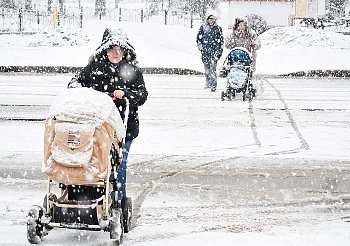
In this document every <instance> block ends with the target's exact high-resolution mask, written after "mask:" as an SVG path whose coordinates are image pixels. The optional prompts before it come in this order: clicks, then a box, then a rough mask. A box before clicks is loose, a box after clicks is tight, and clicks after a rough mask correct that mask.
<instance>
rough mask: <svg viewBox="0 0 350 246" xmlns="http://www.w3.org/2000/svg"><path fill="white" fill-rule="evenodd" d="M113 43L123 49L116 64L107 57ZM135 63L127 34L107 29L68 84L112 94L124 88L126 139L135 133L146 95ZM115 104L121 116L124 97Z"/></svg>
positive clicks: (133, 52)
mask: <svg viewBox="0 0 350 246" xmlns="http://www.w3.org/2000/svg"><path fill="white" fill-rule="evenodd" d="M115 45H117V46H120V47H122V48H124V57H123V59H122V60H121V61H120V62H119V63H116V64H114V63H111V62H110V61H109V60H108V57H107V49H108V48H110V47H112V46H115ZM136 64H137V60H136V53H135V49H134V47H133V46H132V45H131V44H130V43H129V41H128V38H127V36H126V34H125V33H124V32H123V31H122V30H121V29H117V30H112V29H109V28H107V29H106V30H105V32H104V34H103V38H102V43H101V45H100V46H99V47H98V48H97V49H96V51H95V52H94V54H92V55H91V57H90V59H89V63H88V65H87V66H85V67H84V68H83V69H82V70H81V71H80V73H79V74H77V75H76V76H75V77H74V78H73V79H72V80H71V81H70V82H69V84H68V88H74V87H91V88H93V89H95V90H97V91H101V92H104V93H107V94H109V95H113V92H114V91H115V90H123V91H124V93H125V97H127V98H128V99H129V102H130V107H129V116H128V126H127V131H126V140H131V139H134V138H136V137H137V136H138V134H139V117H138V107H139V106H141V105H143V104H144V103H145V101H146V100H147V97H148V91H147V89H146V86H145V82H144V79H143V74H142V71H141V69H140V68H139V67H138V66H137V65H136ZM114 103H115V105H116V107H117V109H118V110H119V113H120V115H121V117H122V118H123V119H124V115H125V109H126V104H125V100H115V101H114Z"/></svg>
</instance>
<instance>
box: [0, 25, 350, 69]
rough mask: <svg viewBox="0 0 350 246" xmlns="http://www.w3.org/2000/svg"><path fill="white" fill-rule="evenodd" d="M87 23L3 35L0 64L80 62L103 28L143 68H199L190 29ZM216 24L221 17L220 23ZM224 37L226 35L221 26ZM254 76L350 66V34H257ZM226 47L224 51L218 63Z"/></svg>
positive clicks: (296, 30)
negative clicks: (121, 36)
mask: <svg viewBox="0 0 350 246" xmlns="http://www.w3.org/2000/svg"><path fill="white" fill-rule="evenodd" d="M161 23H162V22H161V20H159V21H156V20H155V21H150V22H146V23H128V22H120V23H119V22H110V21H98V22H96V21H85V22H84V27H83V29H78V30H75V29H73V30H69V29H68V28H61V29H58V30H56V31H54V30H48V31H46V32H45V33H39V34H34V35H1V36H0V52H1V54H2V56H1V57H0V66H11V65H12V66H26V65H31V66H33V65H39V66H45V65H60V66H84V65H86V63H87V60H88V58H89V56H90V54H91V53H92V52H93V51H94V50H95V49H96V48H97V47H98V45H99V44H100V42H101V40H102V34H103V31H104V29H105V28H106V27H118V26H119V27H122V28H124V29H125V31H126V32H127V33H128V34H129V38H130V42H131V43H132V44H133V45H134V47H135V49H136V51H137V54H138V58H139V62H140V66H141V67H170V68H187V69H194V70H197V71H203V65H202V63H201V59H200V53H199V51H198V49H197V47H196V42H195V40H196V34H197V31H198V26H196V27H194V28H193V29H190V28H186V27H182V26H174V25H167V26H165V25H164V24H161ZM218 23H219V25H220V21H219V22H218ZM223 29H224V34H225V36H226V35H228V34H229V30H228V28H227V27H225V26H223ZM260 39H261V41H262V47H261V49H260V50H258V58H257V71H256V74H272V75H276V74H284V73H290V72H297V71H307V70H312V69H350V65H349V62H347V61H348V60H349V56H350V35H349V36H346V35H342V34H339V33H335V32H331V31H325V30H318V29H316V30H315V29H310V28H305V27H279V28H274V29H271V30H269V31H267V32H265V33H263V34H262V35H261V36H260ZM227 53H228V50H226V49H225V51H224V55H223V57H222V59H221V60H220V61H219V63H218V64H219V65H220V64H221V63H222V62H223V60H224V58H225V56H226V55H227Z"/></svg>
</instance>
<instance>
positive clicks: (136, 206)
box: [131, 155, 241, 229]
mask: <svg viewBox="0 0 350 246" xmlns="http://www.w3.org/2000/svg"><path fill="white" fill-rule="evenodd" d="M170 157H174V155H171V156H165V157H163V158H156V159H153V160H149V161H144V162H142V163H143V164H146V165H147V163H148V164H150V163H152V162H154V161H155V160H160V159H167V158H170ZM239 158H241V157H230V158H222V159H218V160H212V161H209V162H205V163H202V164H198V165H195V166H193V167H190V168H187V169H184V170H173V171H170V172H167V173H165V174H162V175H160V176H158V177H155V178H153V179H152V180H151V181H148V182H146V183H145V184H144V185H143V186H144V188H143V190H142V192H141V193H140V194H139V195H138V196H137V197H136V198H135V199H134V200H133V214H132V219H131V229H132V228H134V227H136V224H137V220H138V218H139V217H140V211H141V206H142V204H143V202H144V201H145V200H146V197H147V196H148V195H149V194H151V193H153V192H154V190H155V189H156V187H157V183H159V182H160V181H163V180H166V179H167V178H171V177H175V176H177V175H180V174H183V173H186V172H189V171H193V170H196V169H200V168H203V167H207V166H210V165H213V164H217V163H218V162H221V161H227V160H237V159H239Z"/></svg>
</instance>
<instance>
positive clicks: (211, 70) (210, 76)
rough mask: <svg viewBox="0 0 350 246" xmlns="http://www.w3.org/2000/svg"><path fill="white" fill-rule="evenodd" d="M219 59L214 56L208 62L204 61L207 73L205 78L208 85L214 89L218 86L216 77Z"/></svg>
mask: <svg viewBox="0 0 350 246" xmlns="http://www.w3.org/2000/svg"><path fill="white" fill-rule="evenodd" d="M217 62H218V61H217V60H216V59H214V58H212V59H210V60H209V61H208V62H203V64H204V73H205V79H206V83H205V86H206V87H210V88H212V89H215V88H216V86H217V77H216V66H217Z"/></svg>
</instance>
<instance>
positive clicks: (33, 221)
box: [27, 205, 44, 244]
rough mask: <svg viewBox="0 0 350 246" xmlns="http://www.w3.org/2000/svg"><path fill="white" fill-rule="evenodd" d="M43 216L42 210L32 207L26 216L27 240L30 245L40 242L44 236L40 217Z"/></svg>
mask: <svg viewBox="0 0 350 246" xmlns="http://www.w3.org/2000/svg"><path fill="white" fill-rule="evenodd" d="M43 215H44V208H42V207H40V206H37V205H35V206H33V207H32V208H31V209H30V210H29V211H28V215H27V239H28V242H30V243H32V244H38V243H40V242H41V239H42V237H43V236H44V233H43V231H44V227H43V225H42V224H41V217H42V216H43Z"/></svg>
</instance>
